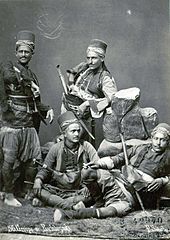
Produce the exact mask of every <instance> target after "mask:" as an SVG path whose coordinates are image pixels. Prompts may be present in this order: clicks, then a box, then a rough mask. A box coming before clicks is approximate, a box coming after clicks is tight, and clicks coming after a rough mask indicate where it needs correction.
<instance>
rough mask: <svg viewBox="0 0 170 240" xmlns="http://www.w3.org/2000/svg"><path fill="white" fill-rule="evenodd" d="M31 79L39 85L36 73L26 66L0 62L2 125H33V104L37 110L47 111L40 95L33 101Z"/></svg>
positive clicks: (15, 126) (47, 107)
mask: <svg viewBox="0 0 170 240" xmlns="http://www.w3.org/2000/svg"><path fill="white" fill-rule="evenodd" d="M31 81H33V82H34V83H35V84H36V85H38V86H39V83H38V81H37V78H36V75H35V74H34V73H33V72H32V71H31V70H30V69H29V68H28V66H22V65H21V64H20V63H12V62H7V63H2V64H1V66H0V84H1V89H0V107H1V115H2V116H1V118H2V126H9V127H14V128H17V127H33V126H34V119H33V112H34V111H35V104H36V107H37V109H38V111H40V112H44V113H45V112H47V111H48V109H49V106H45V105H44V104H42V103H41V99H40V97H38V98H36V99H34V101H33V93H32V91H31ZM24 96H25V98H24ZM44 115H45V114H44ZM36 117H37V116H36ZM39 123H40V120H37V124H39ZM37 126H38V125H37ZM34 127H35V126H34Z"/></svg>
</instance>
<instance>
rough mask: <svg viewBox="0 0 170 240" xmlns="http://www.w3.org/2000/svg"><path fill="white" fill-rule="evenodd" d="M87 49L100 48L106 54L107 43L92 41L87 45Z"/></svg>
mask: <svg viewBox="0 0 170 240" xmlns="http://www.w3.org/2000/svg"><path fill="white" fill-rule="evenodd" d="M89 47H94V48H101V49H102V50H103V51H104V52H106V48H107V43H105V42H104V41H102V40H100V39H92V40H91V42H90V44H89Z"/></svg>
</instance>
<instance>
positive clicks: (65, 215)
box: [54, 208, 98, 222]
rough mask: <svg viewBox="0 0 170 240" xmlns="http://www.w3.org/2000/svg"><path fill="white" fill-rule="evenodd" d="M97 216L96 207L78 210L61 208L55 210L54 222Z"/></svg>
mask: <svg viewBox="0 0 170 240" xmlns="http://www.w3.org/2000/svg"><path fill="white" fill-rule="evenodd" d="M92 217H93V218H97V217H98V215H97V211H96V209H95V208H84V209H78V210H61V209H56V210H55V212H54V222H59V221H62V220H69V219H85V218H92Z"/></svg>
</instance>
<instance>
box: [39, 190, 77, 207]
mask: <svg viewBox="0 0 170 240" xmlns="http://www.w3.org/2000/svg"><path fill="white" fill-rule="evenodd" d="M38 198H39V199H40V200H41V201H43V202H45V203H46V204H48V205H49V206H52V207H54V206H55V207H58V208H62V209H72V206H73V205H75V203H74V202H73V200H72V199H70V198H68V200H67V199H63V198H61V197H59V196H57V195H56V194H51V193H50V192H48V191H47V190H44V189H41V192H40V194H39V195H38ZM69 199H70V200H69ZM71 200H72V201H71Z"/></svg>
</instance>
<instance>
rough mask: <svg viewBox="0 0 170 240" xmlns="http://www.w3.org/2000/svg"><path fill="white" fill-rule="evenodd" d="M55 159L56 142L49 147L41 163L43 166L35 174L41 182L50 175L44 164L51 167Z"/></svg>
mask: <svg viewBox="0 0 170 240" xmlns="http://www.w3.org/2000/svg"><path fill="white" fill-rule="evenodd" d="M55 161H56V144H55V145H53V146H52V147H51V148H50V150H49V152H48V154H47V156H46V158H45V160H44V163H43V165H44V167H42V168H41V169H40V170H39V172H38V173H37V175H36V179H37V178H39V179H41V180H42V181H43V182H44V181H46V179H47V178H48V177H49V176H50V175H51V173H50V172H49V171H48V170H47V169H46V166H48V167H49V168H52V169H53V168H54V164H55Z"/></svg>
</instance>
